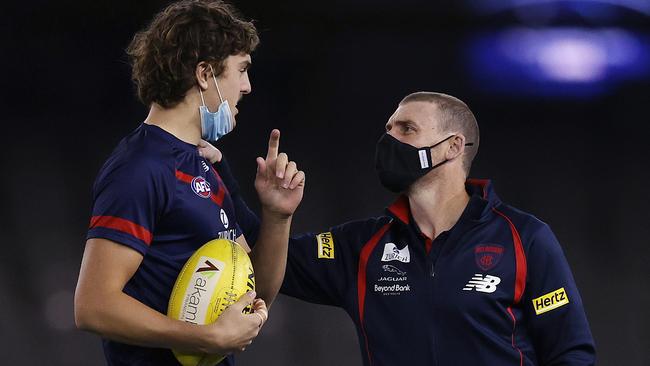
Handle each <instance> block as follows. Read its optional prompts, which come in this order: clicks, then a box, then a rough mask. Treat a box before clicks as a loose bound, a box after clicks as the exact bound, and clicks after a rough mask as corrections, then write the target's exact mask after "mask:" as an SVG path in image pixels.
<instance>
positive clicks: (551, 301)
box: [533, 287, 569, 315]
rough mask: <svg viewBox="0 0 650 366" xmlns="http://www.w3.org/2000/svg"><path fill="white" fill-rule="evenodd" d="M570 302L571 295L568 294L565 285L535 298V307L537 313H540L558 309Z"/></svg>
mask: <svg viewBox="0 0 650 366" xmlns="http://www.w3.org/2000/svg"><path fill="white" fill-rule="evenodd" d="M568 303H569V297H568V296H567V294H566V291H564V287H562V288H560V289H558V290H555V291H553V292H549V293H548V294H546V295H542V296H540V297H538V298H536V299H533V308H534V309H535V314H537V315H539V314H542V313H545V312H547V311H551V310H553V309H557V308H559V307H560V306H563V305H566V304H568Z"/></svg>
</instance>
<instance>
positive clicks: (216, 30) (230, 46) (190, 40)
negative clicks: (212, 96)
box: [126, 0, 259, 108]
mask: <svg viewBox="0 0 650 366" xmlns="http://www.w3.org/2000/svg"><path fill="white" fill-rule="evenodd" d="M258 43H259V37H258V35H257V30H256V29H255V26H254V25H253V23H252V22H250V21H245V20H243V19H241V18H240V16H239V14H238V13H237V10H236V9H235V8H234V7H232V6H231V5H229V4H227V3H224V2H223V1H219V0H184V1H179V2H176V3H173V4H171V5H169V6H167V7H166V8H165V9H164V10H162V11H161V12H160V13H158V14H157V15H156V16H155V17H154V19H153V21H152V22H151V24H149V26H148V27H146V28H145V29H143V30H141V31H140V32H138V33H136V34H135V36H134V37H133V40H132V41H131V43H130V44H129V46H128V48H127V49H126V53H127V54H128V56H129V60H130V62H131V65H132V67H133V74H132V76H131V78H132V80H133V82H134V83H135V86H136V89H137V93H138V97H139V99H140V100H141V101H142V103H144V104H145V105H147V106H149V105H151V103H157V104H159V105H161V106H162V107H163V108H171V107H174V106H175V105H177V104H178V103H179V102H181V101H182V100H183V98H184V97H185V94H186V93H187V91H188V90H189V89H190V88H192V87H193V86H194V85H196V78H195V76H194V72H195V69H196V65H198V64H199V62H202V61H204V62H207V63H209V64H210V65H212V67H213V68H214V72H215V73H216V75H217V76H218V75H220V74H221V73H222V72H223V71H224V67H225V65H224V62H225V60H226V58H228V56H230V55H237V54H241V53H251V52H252V51H253V50H254V49H255V48H256V47H257V45H258Z"/></svg>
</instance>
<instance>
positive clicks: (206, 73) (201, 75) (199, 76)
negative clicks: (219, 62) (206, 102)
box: [194, 61, 210, 91]
mask: <svg viewBox="0 0 650 366" xmlns="http://www.w3.org/2000/svg"><path fill="white" fill-rule="evenodd" d="M194 76H195V77H196V82H197V85H198V86H199V88H201V90H202V91H205V90H208V79H209V78H210V65H209V64H208V63H207V62H205V61H201V62H199V63H198V64H197V65H196V69H195V70H194Z"/></svg>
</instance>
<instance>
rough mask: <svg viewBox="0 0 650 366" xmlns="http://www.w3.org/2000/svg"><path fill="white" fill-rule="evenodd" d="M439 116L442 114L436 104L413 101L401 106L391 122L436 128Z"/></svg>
mask: <svg viewBox="0 0 650 366" xmlns="http://www.w3.org/2000/svg"><path fill="white" fill-rule="evenodd" d="M439 115H440V112H439V109H438V106H437V105H436V104H435V103H432V102H426V101H413V102H406V103H402V104H400V105H399V106H398V107H397V110H396V111H395V113H393V115H392V116H391V121H392V122H398V121H410V122H413V123H416V124H418V125H419V126H421V127H430V128H436V126H437V125H438V120H439Z"/></svg>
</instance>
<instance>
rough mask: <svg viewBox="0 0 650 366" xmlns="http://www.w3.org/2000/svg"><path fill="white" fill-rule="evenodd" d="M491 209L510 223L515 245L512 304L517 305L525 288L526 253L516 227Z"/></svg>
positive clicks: (495, 210) (507, 219)
mask: <svg viewBox="0 0 650 366" xmlns="http://www.w3.org/2000/svg"><path fill="white" fill-rule="evenodd" d="M492 210H493V211H494V212H496V213H497V214H498V215H499V216H501V217H503V218H504V219H505V220H506V221H507V222H508V224H509V225H510V231H511V232H512V241H513V243H514V247H515V268H516V272H515V297H514V304H515V305H517V304H519V301H521V297H522V296H523V295H524V290H525V288H526V272H527V264H526V253H525V252H524V246H523V244H522V243H521V237H520V236H519V231H517V228H516V227H515V225H514V224H513V223H512V221H511V220H510V218H509V217H508V216H506V215H505V214H504V213H502V212H500V211H499V210H497V209H496V208H493V209H492Z"/></svg>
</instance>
